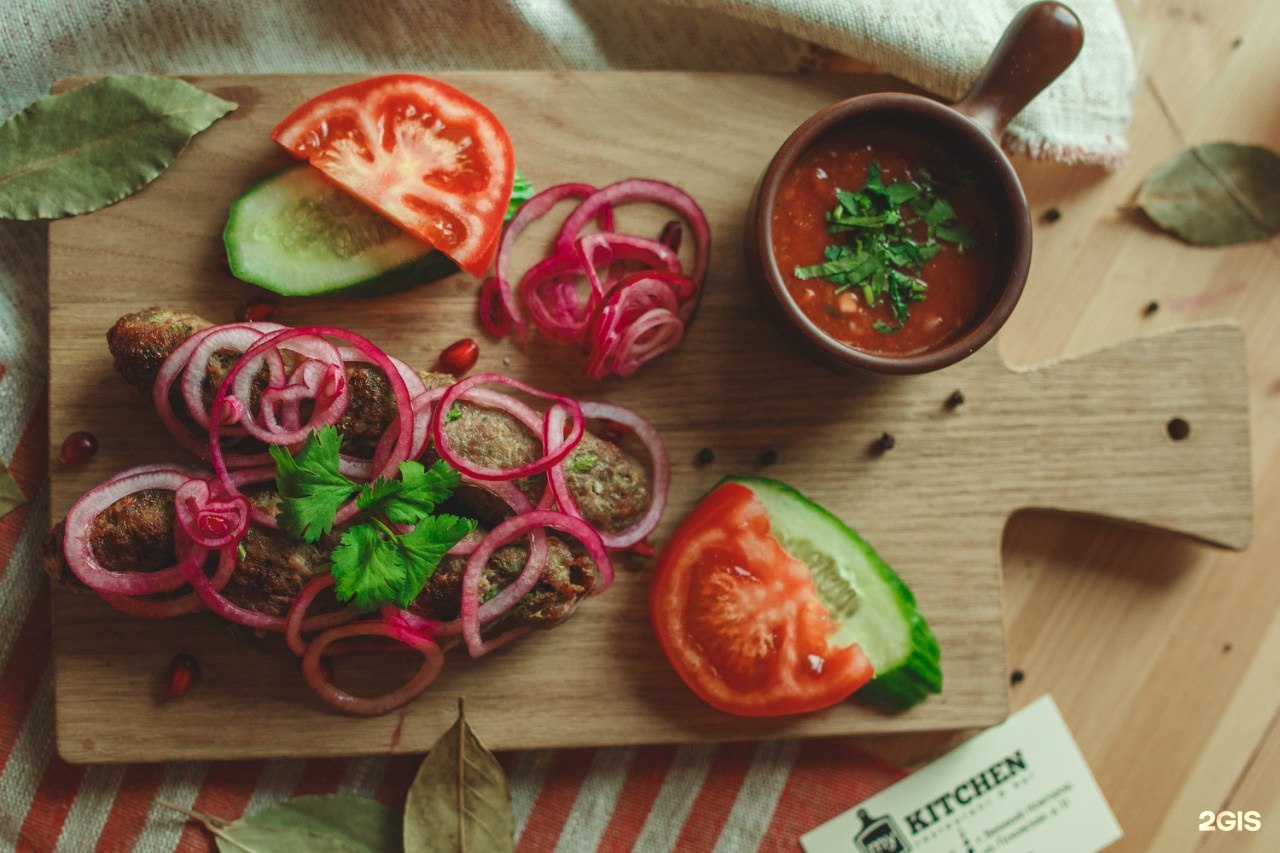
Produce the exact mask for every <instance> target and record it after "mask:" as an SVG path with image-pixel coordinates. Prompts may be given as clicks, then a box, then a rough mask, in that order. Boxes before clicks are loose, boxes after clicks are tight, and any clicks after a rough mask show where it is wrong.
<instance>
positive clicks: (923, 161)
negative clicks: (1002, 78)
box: [772, 127, 998, 356]
mask: <svg viewBox="0 0 1280 853" xmlns="http://www.w3.org/2000/svg"><path fill="white" fill-rule="evenodd" d="M872 161H875V162H876V163H878V164H879V166H880V169H881V171H882V175H883V178H882V179H883V181H884V183H885V184H888V183H889V182H891V181H895V180H901V181H911V182H915V183H921V184H923V183H925V181H924V180H923V179H922V177H921V175H920V174H919V170H920V169H921V167H924V168H925V169H926V170H927V172H928V173H929V175H930V176H931V177H932V179H933V180H932V183H933V184H934V185H935V186H936V187H938V191H939V194H940V195H942V197H944V198H945V199H946V200H947V201H948V202H949V203H950V204H951V206H952V208H953V209H954V210H955V213H956V221H957V222H958V223H959V224H961V225H963V226H964V227H966V228H967V229H968V230H969V231H970V232H972V233H973V235H974V236H975V237H976V238H977V242H978V245H977V246H976V247H971V248H967V249H964V250H963V251H961V250H960V249H959V248H958V247H957V246H956V245H954V244H952V243H948V242H945V241H939V243H940V245H941V246H942V249H941V251H939V252H938V254H937V255H935V256H934V257H933V258H931V259H930V260H928V261H926V262H925V263H924V265H923V267H922V269H921V271H920V273H919V274H918V277H919V278H920V279H921V280H923V281H924V282H925V283H926V284H927V285H928V291H927V293H926V295H925V298H924V300H923V301H922V302H912V303H909V307H910V317H909V318H908V319H907V321H906V322H905V323H904V324H903V326H902V328H901V329H899V330H898V331H896V332H882V331H879V330H877V329H875V328H874V325H875V323H876V322H877V321H883V322H884V323H888V324H890V325H897V322H896V320H895V318H894V315H893V310H892V308H891V307H890V305H889V303H888V300H887V299H885V298H881V299H880V300H879V303H878V304H877V305H876V306H875V307H874V308H872V307H869V306H868V305H867V303H866V301H865V300H864V298H863V296H862V294H861V292H860V291H859V289H858V288H856V287H855V288H851V289H849V290H846V291H844V292H843V293H837V292H836V285H835V284H833V283H832V282H830V281H828V280H827V279H825V278H810V279H806V280H801V279H799V278H797V277H796V275H795V269H796V267H805V266H811V265H814V264H820V263H822V262H823V260H824V257H823V251H824V250H825V249H826V247H827V246H830V245H834V244H839V243H841V242H845V241H846V240H847V239H848V238H847V236H846V235H845V234H830V233H828V232H827V223H826V213H827V211H829V210H831V209H832V208H833V207H835V206H836V190H837V189H840V190H848V191H851V192H856V191H858V190H860V189H861V188H862V187H864V186H865V185H866V183H867V177H868V167H869V165H870V164H871V162H872ZM955 177H956V169H955V166H954V164H953V162H952V158H951V157H950V156H949V155H948V154H947V153H946V151H945V149H944V148H943V147H942V146H941V145H939V144H937V143H934V142H932V141H930V140H927V139H921V138H919V137H918V135H917V134H913V133H911V132H909V131H901V130H897V129H894V128H865V127H860V128H853V129H847V130H843V131H839V132H836V133H832V134H829V135H827V136H825V137H823V138H822V139H819V140H817V141H816V142H815V143H814V144H813V145H812V146H810V148H809V149H808V150H807V151H805V152H804V153H803V154H801V155H800V157H799V159H797V160H796V163H795V165H794V166H793V167H792V169H791V171H790V172H789V173H788V174H787V175H786V177H784V178H783V180H782V183H781V185H780V187H779V189H778V194H777V198H776V199H775V201H774V207H773V211H772V229H773V252H774V257H775V258H776V259H777V263H778V270H779V272H781V274H782V277H783V280H784V281H785V282H786V285H787V290H788V291H790V293H791V298H792V299H794V300H795V302H796V304H797V305H798V306H799V307H800V310H801V311H803V312H804V314H805V316H807V317H808V318H809V319H810V320H812V321H813V322H814V324H815V325H817V326H818V328H820V329H822V330H823V331H824V332H826V333H827V334H828V335H829V336H830V337H832V338H834V339H835V340H837V341H839V342H840V343H842V344H845V345H846V346H849V347H852V348H854V349H857V350H861V351H863V352H868V353H872V354H875V355H889V356H892V355H910V354H913V353H919V352H925V351H927V350H930V349H933V348H935V347H937V346H938V345H940V344H942V343H945V342H946V341H948V340H949V339H951V338H953V337H955V336H957V335H958V334H960V333H961V332H962V331H963V330H964V329H965V328H966V327H968V326H969V324H970V321H971V320H973V319H974V318H975V317H976V316H977V314H978V313H979V311H980V310H981V308H982V307H983V304H984V303H985V301H986V299H987V296H988V292H989V291H990V289H991V282H992V280H993V278H994V273H995V249H996V247H997V246H998V241H997V237H998V235H997V228H996V217H995V214H994V212H993V210H992V207H991V204H990V203H989V202H988V201H987V199H986V196H985V194H984V192H983V191H982V187H981V185H980V184H976V183H973V182H969V183H963V182H960V181H956V180H955ZM902 209H905V205H904V206H903V208H902Z"/></svg>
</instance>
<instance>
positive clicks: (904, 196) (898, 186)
mask: <svg viewBox="0 0 1280 853" xmlns="http://www.w3.org/2000/svg"><path fill="white" fill-rule="evenodd" d="M918 195H920V188H919V187H918V186H916V185H915V184H912V183H908V182H907V181H894V182H893V183H891V184H889V186H888V187H886V188H885V197H886V198H887V199H888V200H889V204H891V205H893V206H894V207H897V206H898V205H901V204H906V203H907V202H909V201H911V199H913V198H915V197H916V196H918Z"/></svg>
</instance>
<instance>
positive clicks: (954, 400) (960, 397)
mask: <svg viewBox="0 0 1280 853" xmlns="http://www.w3.org/2000/svg"><path fill="white" fill-rule="evenodd" d="M963 404H964V394H963V392H961V391H960V389H959V388H957V389H956V390H954V391H952V392H951V396H950V397H948V398H947V408H948V409H955V408H957V407H959V406H961V405H963Z"/></svg>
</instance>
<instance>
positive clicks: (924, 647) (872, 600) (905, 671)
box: [725, 477, 942, 711]
mask: <svg viewBox="0 0 1280 853" xmlns="http://www.w3.org/2000/svg"><path fill="white" fill-rule="evenodd" d="M725 482H733V483H738V484H740V485H743V486H746V487H747V488H749V489H751V491H752V493H753V494H754V495H755V496H756V498H757V499H758V500H759V501H760V502H761V503H762V504H764V507H765V509H766V510H767V511H768V513H769V520H770V527H771V532H772V533H773V535H774V537H775V538H776V539H777V540H778V542H779V543H780V544H781V545H782V547H783V548H785V549H786V551H787V552H788V553H789V554H791V555H792V556H794V557H796V558H797V559H799V560H802V561H803V562H804V563H806V564H807V565H808V566H809V571H810V573H811V574H812V576H813V580H814V584H815V585H816V587H817V590H818V597H819V598H820V599H821V600H822V603H823V604H824V605H826V607H827V610H828V611H829V612H830V613H831V616H832V618H833V619H835V620H838V621H839V623H840V627H839V629H838V630H837V631H836V633H835V635H834V636H833V637H832V638H831V643H832V645H835V646H848V645H850V644H852V643H857V644H858V645H859V646H860V647H861V648H862V651H863V654H865V655H866V656H867V659H868V660H869V661H870V662H871V666H872V668H873V669H874V670H875V673H876V675H875V678H873V679H872V680H871V681H870V682H869V683H868V684H867V685H866V686H865V687H863V688H862V689H861V690H859V691H858V692H857V693H856V694H855V695H856V696H857V697H858V698H859V699H863V700H867V701H870V702H872V703H874V704H877V705H879V706H881V707H884V708H886V709H888V710H892V711H901V710H905V709H907V708H910V707H911V706H913V705H917V704H919V703H920V702H922V701H924V700H925V698H927V697H928V696H929V694H931V693H939V692H941V690H942V669H941V666H940V665H939V655H940V653H939V649H938V641H937V639H936V638H935V637H934V635H933V631H932V630H930V628H929V624H928V623H927V622H926V621H925V618H924V616H923V615H922V614H921V613H920V610H919V608H918V607H917V605H916V600H915V596H914V595H913V594H912V593H911V590H910V589H909V588H908V587H907V585H906V584H904V583H903V582H902V579H901V578H899V577H898V575H897V574H896V573H895V572H894V571H893V569H891V568H890V567H889V564H888V563H886V562H885V561H884V560H883V559H881V557H880V555H879V554H877V553H876V552H875V549H873V548H872V547H871V546H870V545H869V544H867V542H866V540H864V539H863V538H862V537H861V536H859V535H858V534H857V533H856V532H854V530H853V529H852V528H850V527H849V526H848V525H847V524H845V523H844V522H843V521H841V520H840V519H838V518H836V517H835V516H834V515H832V514H831V513H830V512H828V511H827V510H825V509H823V508H822V507H820V506H818V505H817V504H816V503H814V502H813V501H811V500H809V499H808V498H806V497H805V496H804V495H802V494H800V492H798V491H796V490H795V489H793V488H792V487H791V486H788V485H786V484H785V483H780V482H778V481H776V480H770V479H767V478H764V477H729V478H726V480H725Z"/></svg>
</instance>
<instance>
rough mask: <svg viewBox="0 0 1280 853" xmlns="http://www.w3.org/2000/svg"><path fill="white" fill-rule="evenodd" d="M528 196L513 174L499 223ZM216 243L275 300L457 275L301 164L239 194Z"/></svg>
mask: <svg viewBox="0 0 1280 853" xmlns="http://www.w3.org/2000/svg"><path fill="white" fill-rule="evenodd" d="M532 195H533V187H532V185H530V184H529V182H528V181H526V180H525V179H524V178H523V177H522V176H520V175H518V174H517V175H516V180H515V186H514V187H513V189H512V194H511V203H510V205H509V206H508V209H507V217H506V218H507V219H510V218H511V217H512V216H513V215H514V213H515V211H516V210H517V209H518V208H519V207H520V205H521V204H523V203H524V202H525V201H527V200H528V199H529V198H530V197H531V196H532ZM223 242H224V243H225V244H226V248H227V263H228V265H229V266H230V268H231V273H232V275H234V276H235V277H236V278H238V279H240V280H241V281H246V282H249V283H250V284H256V285H258V286H259V287H261V288H264V289H266V290H270V291H272V292H273V293H278V294H281V295H282V296H319V295H323V294H328V293H342V294H344V295H349V296H372V295H379V294H385V293H394V292H397V291H400V290H404V289H406V288H409V287H413V286H415V285H419V284H426V283H428V282H432V281H436V280H438V279H441V278H444V277H445V276H449V275H452V274H453V273H455V272H457V271H458V267H457V265H456V264H455V263H454V262H453V261H451V260H449V258H448V257H447V256H446V255H444V253H442V252H438V251H436V250H435V249H433V248H432V247H431V245H430V244H428V243H424V242H422V241H421V240H419V239H418V238H416V237H414V236H412V235H410V234H407V233H405V232H404V231H402V230H401V229H400V228H399V227H397V226H396V225H395V224H394V223H392V222H390V221H389V220H387V219H385V218H384V217H382V216H381V215H380V214H378V213H377V212H375V211H374V210H372V209H371V208H369V207H367V206H366V205H364V204H363V203H361V202H360V201H358V200H357V199H355V198H353V197H351V196H350V195H348V194H347V193H346V192H344V191H343V190H341V189H339V188H338V187H336V186H334V185H333V184H330V183H329V182H328V181H326V180H325V179H324V178H323V177H322V176H321V174H320V172H319V171H318V170H317V169H315V168H313V167H311V166H310V165H309V164H307V163H298V164H295V165H293V166H289V167H288V168H285V169H282V170H281V171H279V172H276V173H274V174H271V175H268V176H267V177H265V178H263V179H262V180H260V181H258V182H257V183H256V184H254V185H253V186H251V187H249V189H247V190H245V191H244V192H243V193H241V194H240V196H239V197H238V198H237V199H236V200H235V201H234V202H232V204H231V212H230V215H229V216H228V219H227V226H226V229H225V230H224V231H223Z"/></svg>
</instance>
